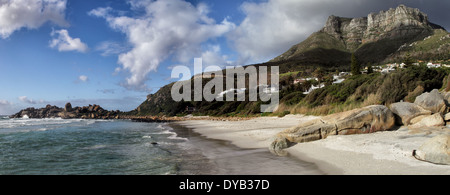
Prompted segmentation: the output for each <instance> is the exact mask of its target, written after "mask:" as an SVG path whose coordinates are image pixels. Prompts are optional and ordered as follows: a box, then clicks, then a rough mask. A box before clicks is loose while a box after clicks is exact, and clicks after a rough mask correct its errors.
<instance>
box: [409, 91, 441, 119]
mask: <svg viewBox="0 0 450 195" xmlns="http://www.w3.org/2000/svg"><path fill="white" fill-rule="evenodd" d="M414 104H416V105H418V106H420V107H422V108H424V109H425V110H429V111H431V112H432V113H433V114H434V113H441V114H445V113H446V112H447V105H446V103H445V101H444V96H443V95H442V94H441V93H439V91H438V90H437V89H434V90H433V91H431V92H430V93H424V94H422V95H420V96H417V97H416V100H415V101H414Z"/></svg>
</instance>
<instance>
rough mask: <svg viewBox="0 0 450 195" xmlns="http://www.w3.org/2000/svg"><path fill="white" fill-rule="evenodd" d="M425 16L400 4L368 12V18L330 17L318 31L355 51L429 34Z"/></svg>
mask: <svg viewBox="0 0 450 195" xmlns="http://www.w3.org/2000/svg"><path fill="white" fill-rule="evenodd" d="M433 28H436V27H435V25H430V22H429V21H428V16H427V15H426V14H425V13H423V12H421V11H420V10H419V9H417V8H410V7H407V6H405V5H399V6H398V7H397V8H395V9H394V8H391V9H389V10H388V11H380V12H379V13H370V14H369V15H368V16H367V17H361V18H343V17H337V16H334V15H332V16H330V17H329V18H328V20H327V22H326V24H325V26H324V27H323V29H322V30H321V32H325V33H327V34H329V35H331V36H333V37H334V38H337V39H340V40H341V41H342V42H343V43H344V44H345V45H346V47H347V49H348V50H350V51H354V50H355V49H357V48H358V47H359V46H360V45H361V44H364V43H368V42H374V41H377V40H380V39H384V38H389V37H395V36H405V35H409V34H417V33H422V32H423V31H424V30H425V31H427V30H428V31H430V30H431V29H433Z"/></svg>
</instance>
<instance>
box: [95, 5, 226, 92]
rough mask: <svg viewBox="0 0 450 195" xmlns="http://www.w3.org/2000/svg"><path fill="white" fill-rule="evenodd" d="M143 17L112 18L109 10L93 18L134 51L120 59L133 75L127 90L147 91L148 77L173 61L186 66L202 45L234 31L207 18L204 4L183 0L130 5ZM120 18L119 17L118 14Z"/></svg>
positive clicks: (121, 56)
mask: <svg viewBox="0 0 450 195" xmlns="http://www.w3.org/2000/svg"><path fill="white" fill-rule="evenodd" d="M130 4H131V7H132V9H134V10H142V11H143V12H142V13H145V14H144V15H142V16H136V17H127V16H113V13H112V10H111V9H110V8H97V9H95V10H92V11H91V12H89V14H90V15H92V16H97V17H102V18H105V19H106V21H107V22H108V23H109V25H110V27H111V28H113V29H116V30H118V31H120V32H123V33H125V34H126V35H127V38H128V42H129V44H130V45H131V46H132V49H131V50H130V51H128V52H127V53H121V54H120V55H119V60H118V63H119V64H120V65H121V66H122V70H127V71H129V72H130V76H129V77H128V78H127V79H126V82H125V83H123V86H125V87H126V88H128V89H132V90H138V91H146V90H147V89H148V87H147V86H146V84H145V82H146V81H147V80H148V74H149V73H150V72H151V71H155V72H156V70H157V68H158V67H159V65H160V64H161V63H162V62H163V61H165V60H167V59H168V58H170V57H173V58H174V60H176V61H178V62H181V63H187V62H190V61H192V60H193V59H194V58H195V57H199V56H200V55H202V51H201V44H202V43H204V42H206V41H208V40H210V39H213V38H216V37H220V36H223V35H224V34H225V33H227V32H230V31H231V30H233V29H234V28H235V25H234V24H233V23H231V22H229V21H227V20H226V19H224V20H223V21H222V22H221V23H217V22H216V21H214V20H213V19H212V18H210V17H208V13H209V10H208V7H207V6H206V5H204V4H199V5H197V6H193V5H192V4H190V3H188V2H186V1H183V0H158V1H150V0H148V1H130ZM116 15H117V14H116Z"/></svg>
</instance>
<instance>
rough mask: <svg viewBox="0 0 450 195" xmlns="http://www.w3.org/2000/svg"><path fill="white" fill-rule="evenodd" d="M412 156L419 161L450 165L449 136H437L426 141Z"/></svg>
mask: <svg viewBox="0 0 450 195" xmlns="http://www.w3.org/2000/svg"><path fill="white" fill-rule="evenodd" d="M413 156H414V157H415V158H417V159H419V160H423V161H427V162H431V163H435V164H444V165H450V135H439V136H436V137H433V138H431V139H429V140H427V141H426V142H425V143H424V144H423V145H422V146H420V148H419V149H418V150H415V151H414V152H413Z"/></svg>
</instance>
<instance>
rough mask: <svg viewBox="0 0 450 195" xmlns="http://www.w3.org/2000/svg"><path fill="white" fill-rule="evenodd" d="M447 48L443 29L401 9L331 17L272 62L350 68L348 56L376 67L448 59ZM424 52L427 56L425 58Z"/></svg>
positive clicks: (412, 11)
mask: <svg viewBox="0 0 450 195" xmlns="http://www.w3.org/2000/svg"><path fill="white" fill-rule="evenodd" d="M433 36H435V38H434V39H430V40H429V41H428V42H427V43H424V41H426V40H424V39H425V38H427V37H430V38H431V37H433ZM431 40H433V41H434V42H432V43H431ZM411 44H414V45H417V46H418V47H412V46H413V45H411ZM409 45H411V47H410V48H407V47H406V46H409ZM419 45H427V48H424V47H422V48H420V46H419ZM449 47H450V37H449V33H448V32H447V31H446V30H445V29H444V28H442V27H441V26H439V25H436V24H433V23H431V22H429V20H428V16H427V15H426V14H425V13H423V12H421V11H420V10H419V9H415V8H409V7H406V6H404V5H400V6H398V7H397V8H395V9H389V10H388V11H381V12H379V13H370V14H369V15H368V16H367V17H362V18H344V17H338V16H330V17H329V18H328V20H327V22H326V24H325V26H324V27H323V28H322V29H321V30H320V31H318V32H316V33H313V34H312V35H311V36H310V37H308V38H307V39H306V40H305V41H303V42H301V43H299V44H297V45H294V46H293V47H292V48H290V49H289V50H288V51H287V52H285V53H284V54H282V55H280V56H278V57H276V58H275V59H273V60H271V62H283V61H299V62H304V63H317V64H319V65H329V64H331V65H335V66H339V65H347V64H349V62H350V56H351V53H355V55H357V56H358V58H359V59H360V60H361V62H363V63H369V62H370V63H376V64H379V63H387V62H391V61H396V60H399V59H401V58H402V57H404V55H405V54H406V53H411V54H410V55H412V56H413V57H417V58H418V59H421V60H430V59H448V58H449V53H450V50H449ZM424 51H426V52H428V55H426V56H424V55H423V52H424ZM421 52H422V53H421ZM425 58H428V59H425Z"/></svg>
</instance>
